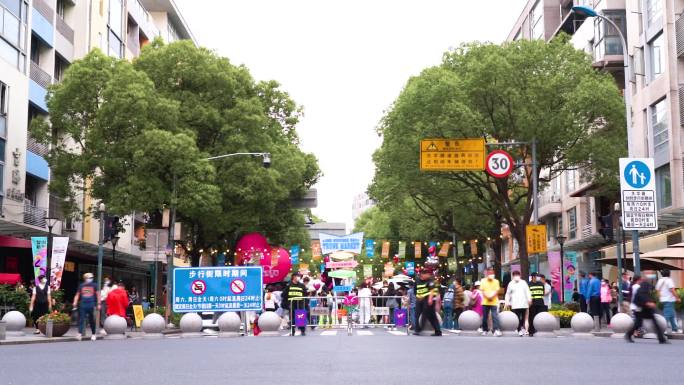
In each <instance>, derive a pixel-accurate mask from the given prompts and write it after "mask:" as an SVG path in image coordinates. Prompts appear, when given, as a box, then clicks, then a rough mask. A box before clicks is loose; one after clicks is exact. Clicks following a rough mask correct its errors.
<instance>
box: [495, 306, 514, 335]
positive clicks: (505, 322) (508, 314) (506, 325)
mask: <svg viewBox="0 0 684 385" xmlns="http://www.w3.org/2000/svg"><path fill="white" fill-rule="evenodd" d="M499 326H501V332H502V333H503V336H504V337H513V336H517V335H518V332H517V330H518V316H517V315H516V314H515V313H513V312H512V311H502V312H501V313H500V314H499Z"/></svg>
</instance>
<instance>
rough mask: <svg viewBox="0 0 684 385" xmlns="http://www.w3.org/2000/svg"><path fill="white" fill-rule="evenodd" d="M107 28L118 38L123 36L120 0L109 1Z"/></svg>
mask: <svg viewBox="0 0 684 385" xmlns="http://www.w3.org/2000/svg"><path fill="white" fill-rule="evenodd" d="M109 28H110V29H111V30H112V31H113V32H114V33H115V34H116V36H118V37H119V38H121V37H122V36H123V32H122V28H123V4H122V2H121V0H109Z"/></svg>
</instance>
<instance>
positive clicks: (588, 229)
mask: <svg viewBox="0 0 684 385" xmlns="http://www.w3.org/2000/svg"><path fill="white" fill-rule="evenodd" d="M593 233H594V228H593V227H592V226H591V225H584V226H582V238H587V237H590V236H591V235H592V234H593Z"/></svg>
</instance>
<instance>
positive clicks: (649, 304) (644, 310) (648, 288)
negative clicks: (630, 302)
mask: <svg viewBox="0 0 684 385" xmlns="http://www.w3.org/2000/svg"><path fill="white" fill-rule="evenodd" d="M634 281H635V282H636V283H638V284H639V288H638V290H637V291H636V293H635V294H634V305H635V311H634V325H633V326H632V328H631V329H630V330H628V331H627V333H625V340H627V342H634V339H633V337H632V336H633V335H634V332H635V331H637V330H639V329H640V328H641V327H642V326H643V324H644V320H645V319H649V320H651V322H653V327H654V329H655V330H656V334H657V335H658V342H660V343H661V344H665V343H667V342H668V341H667V338H666V337H665V334H663V330H662V329H660V326H659V325H658V323H657V322H656V320H655V309H656V302H655V299H654V298H653V295H652V294H651V292H652V291H653V285H651V283H650V282H648V281H642V280H641V277H639V275H635V276H634ZM635 285H636V284H635Z"/></svg>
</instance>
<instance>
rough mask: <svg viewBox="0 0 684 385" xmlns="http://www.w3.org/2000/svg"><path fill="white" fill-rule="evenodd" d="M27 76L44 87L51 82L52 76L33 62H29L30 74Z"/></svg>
mask: <svg viewBox="0 0 684 385" xmlns="http://www.w3.org/2000/svg"><path fill="white" fill-rule="evenodd" d="M29 76H30V77H31V80H33V81H34V82H36V83H38V84H40V86H41V87H43V88H45V89H47V88H48V86H49V85H50V84H52V76H50V74H49V73H47V72H45V70H43V69H42V68H40V67H39V66H38V64H36V63H34V62H31V74H30V75H29Z"/></svg>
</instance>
